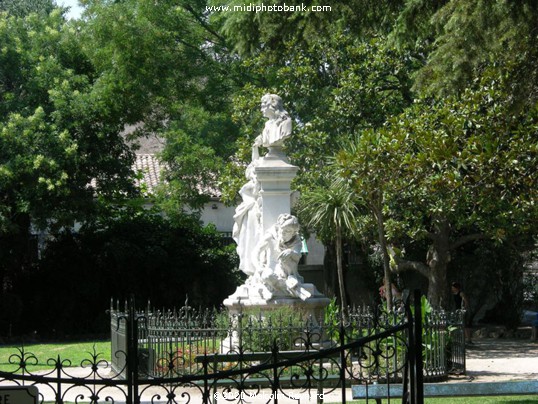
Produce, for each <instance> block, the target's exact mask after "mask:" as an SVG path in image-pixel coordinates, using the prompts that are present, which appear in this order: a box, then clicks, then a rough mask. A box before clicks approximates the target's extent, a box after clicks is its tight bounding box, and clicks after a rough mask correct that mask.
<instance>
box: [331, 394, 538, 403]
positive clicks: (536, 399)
mask: <svg viewBox="0 0 538 404" xmlns="http://www.w3.org/2000/svg"><path fill="white" fill-rule="evenodd" d="M381 401H382V403H383V404H388V403H389V401H388V400H381ZM400 401H401V399H399V398H398V397H396V398H393V399H391V400H390V402H391V403H399V402H400ZM368 402H372V403H373V402H375V400H374V399H370V400H369V401H368ZM364 403H366V400H356V401H350V404H364ZM424 403H425V404H449V403H450V404H538V396H536V395H533V396H499V397H485V396H480V397H454V398H452V397H444V398H425V399H424ZM333 404H336V403H333Z"/></svg>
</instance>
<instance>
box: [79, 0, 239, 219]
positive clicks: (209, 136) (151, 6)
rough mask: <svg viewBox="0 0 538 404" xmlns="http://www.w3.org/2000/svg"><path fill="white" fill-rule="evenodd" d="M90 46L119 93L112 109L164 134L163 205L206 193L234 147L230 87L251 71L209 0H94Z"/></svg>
mask: <svg viewBox="0 0 538 404" xmlns="http://www.w3.org/2000/svg"><path fill="white" fill-rule="evenodd" d="M86 6H87V11H86V13H85V17H84V20H85V22H84V24H83V36H84V44H85V47H84V49H85V52H86V53H87V54H88V55H89V58H90V60H91V61H92V63H94V65H95V66H96V70H97V72H98V74H99V76H100V78H99V83H100V86H101V88H102V91H103V92H104V93H105V95H106V94H108V93H110V92H112V93H114V94H117V95H119V96H120V99H121V101H120V102H119V103H118V104H117V105H116V106H114V109H113V110H112V111H111V113H113V114H117V115H118V116H121V117H122V119H123V120H124V122H126V123H131V124H134V123H137V124H138V126H137V128H138V129H137V130H136V131H135V133H134V136H145V135H147V134H149V133H157V134H158V135H159V136H161V137H162V138H164V139H165V150H164V152H163V153H162V155H161V158H162V159H163V160H164V161H165V162H166V163H167V167H168V168H167V170H166V173H165V179H166V181H165V183H166V185H167V189H165V190H164V191H163V194H164V196H165V197H164V198H163V201H164V204H163V206H164V208H165V209H166V208H167V206H171V207H172V209H176V208H177V207H180V206H183V207H184V206H186V205H191V207H194V208H199V207H200V206H201V205H202V204H203V203H204V202H206V201H207V198H208V195H207V191H208V190H215V189H217V188H218V187H217V185H218V179H219V174H220V172H221V170H222V169H223V166H224V164H225V162H226V160H227V159H228V158H229V157H230V155H232V154H233V152H234V151H235V139H236V137H237V134H238V130H237V127H236V126H235V124H234V123H233V122H232V120H231V98H232V97H231V95H230V94H231V92H232V90H233V89H235V88H237V87H238V86H239V83H242V82H243V80H244V77H245V74H243V73H244V72H243V71H242V70H241V68H240V66H239V63H238V61H237V59H236V58H234V56H233V55H231V54H230V53H229V51H228V49H227V44H226V41H225V40H224V38H223V37H222V36H221V34H219V32H218V30H217V29H216V28H215V27H214V26H213V25H212V24H211V23H210V21H209V20H208V19H207V16H206V15H205V2H204V1H194V0H185V1H181V2H179V3H177V2H176V3H174V2H166V1H165V2H157V3H151V2H147V1H145V0H126V1H122V2H114V3H111V2H109V1H102V0H88V1H87V2H86Z"/></svg>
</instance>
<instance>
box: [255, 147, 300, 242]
mask: <svg viewBox="0 0 538 404" xmlns="http://www.w3.org/2000/svg"><path fill="white" fill-rule="evenodd" d="M260 160H261V161H260V164H259V165H258V166H257V167H256V168H255V169H254V171H255V173H256V177H257V179H258V181H259V183H260V187H261V191H260V195H261V198H262V229H263V232H264V233H265V232H266V231H267V230H268V229H269V228H270V227H271V226H272V225H274V224H275V223H276V220H277V218H278V216H279V215H280V214H281V213H290V211H291V188H290V184H291V181H292V180H293V179H294V178H295V175H296V174H297V170H298V169H299V167H296V166H294V165H291V164H289V162H288V159H287V157H286V155H285V154H284V153H283V152H282V148H280V147H271V148H270V150H269V153H267V155H266V156H265V157H263V158H261V159H260Z"/></svg>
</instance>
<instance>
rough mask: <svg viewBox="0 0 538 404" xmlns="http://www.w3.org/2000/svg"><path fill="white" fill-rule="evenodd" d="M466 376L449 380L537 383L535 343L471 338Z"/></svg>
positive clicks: (527, 340)
mask: <svg viewBox="0 0 538 404" xmlns="http://www.w3.org/2000/svg"><path fill="white" fill-rule="evenodd" d="M466 357H467V359H466V368H467V373H466V375H462V376H454V377H451V380H459V381H462V379H463V380H468V381H469V382H473V381H480V382H493V381H507V380H538V341H531V340H529V339H504V338H495V339H493V338H487V339H475V340H474V344H473V345H469V346H468V348H467V355H466Z"/></svg>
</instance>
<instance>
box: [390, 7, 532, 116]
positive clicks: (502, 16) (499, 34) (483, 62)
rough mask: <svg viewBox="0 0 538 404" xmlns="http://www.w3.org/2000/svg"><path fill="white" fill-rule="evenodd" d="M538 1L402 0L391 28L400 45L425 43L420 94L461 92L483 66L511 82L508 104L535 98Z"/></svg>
mask: <svg viewBox="0 0 538 404" xmlns="http://www.w3.org/2000/svg"><path fill="white" fill-rule="evenodd" d="M537 26H538V4H537V3H536V2H535V1H532V0H522V1H514V0H508V1H505V0H493V1H487V0H480V1H473V2H468V1H465V0H450V1H447V0H442V1H429V0H418V1H410V2H407V4H406V5H405V7H404V8H403V9H402V10H401V12H400V14H399V16H398V18H397V22H396V24H395V28H394V30H393V32H392V33H391V36H392V38H393V39H394V40H395V42H397V43H399V44H400V45H403V46H408V47H414V46H415V44H417V43H419V44H427V48H428V49H429V52H427V53H426V54H425V57H426V63H425V65H424V67H423V68H422V69H421V70H420V71H419V72H418V74H417V76H416V82H415V88H416V89H418V90H420V91H421V93H422V94H424V95H430V96H436V97H437V96H443V95H447V94H452V95H454V94H462V93H463V92H464V91H465V89H466V88H468V87H469V86H471V85H472V83H473V81H474V80H476V78H477V77H480V76H481V75H482V73H483V71H484V70H485V69H487V66H490V65H491V64H497V65H498V66H502V68H503V70H505V72H506V80H508V81H509V82H510V88H511V90H510V96H511V97H512V102H513V107H516V108H517V109H524V108H527V107H531V108H532V106H533V105H534V104H535V103H536V101H538V97H537V94H538V92H537V84H536V83H538V80H537V77H538V68H537V67H536V66H538V46H537V41H538V34H537V32H536V27H537Z"/></svg>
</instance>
